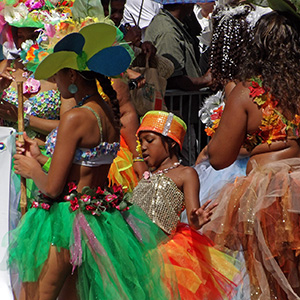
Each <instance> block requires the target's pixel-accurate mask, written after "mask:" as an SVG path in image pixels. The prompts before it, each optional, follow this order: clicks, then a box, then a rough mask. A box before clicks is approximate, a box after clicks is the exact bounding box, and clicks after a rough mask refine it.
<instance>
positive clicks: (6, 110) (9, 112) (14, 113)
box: [0, 100, 18, 122]
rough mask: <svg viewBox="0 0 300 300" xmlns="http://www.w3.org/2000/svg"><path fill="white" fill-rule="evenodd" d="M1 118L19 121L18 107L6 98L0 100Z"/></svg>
mask: <svg viewBox="0 0 300 300" xmlns="http://www.w3.org/2000/svg"><path fill="white" fill-rule="evenodd" d="M0 118H1V119H3V120H6V121H11V122H17V121H18V108H17V107H16V106H15V105H13V104H11V103H9V102H7V101H5V100H0Z"/></svg>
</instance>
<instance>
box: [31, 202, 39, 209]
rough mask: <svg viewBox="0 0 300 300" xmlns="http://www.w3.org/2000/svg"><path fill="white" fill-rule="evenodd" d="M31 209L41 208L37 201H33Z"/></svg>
mask: <svg viewBox="0 0 300 300" xmlns="http://www.w3.org/2000/svg"><path fill="white" fill-rule="evenodd" d="M31 207H34V208H37V207H39V203H38V202H37V201H33V202H32V205H31Z"/></svg>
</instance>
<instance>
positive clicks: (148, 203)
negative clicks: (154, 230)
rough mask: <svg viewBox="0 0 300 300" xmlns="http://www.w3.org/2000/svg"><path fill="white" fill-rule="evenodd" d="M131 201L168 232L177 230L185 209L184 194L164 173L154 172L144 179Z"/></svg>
mask: <svg viewBox="0 0 300 300" xmlns="http://www.w3.org/2000/svg"><path fill="white" fill-rule="evenodd" d="M131 201H132V203H134V204H136V205H138V206H140V207H141V208H142V209H143V211H144V212H145V213H146V214H147V215H148V217H149V218H150V219H151V220H152V221H153V223H155V224H156V225H157V226H159V227H160V228H161V229H162V230H164V231H165V232H166V233H168V234H171V233H173V232H174V231H175V230H176V227H177V224H178V222H179V221H180V213H181V212H182V210H183V209H184V194H183V193H182V192H181V191H180V190H179V189H178V187H177V185H176V184H175V183H174V181H173V180H172V179H171V178H169V177H167V176H166V175H164V174H153V175H152V176H151V177H150V178H149V179H142V180H141V181H140V182H139V184H138V185H137V187H136V188H135V189H134V191H133V196H132V200H131Z"/></svg>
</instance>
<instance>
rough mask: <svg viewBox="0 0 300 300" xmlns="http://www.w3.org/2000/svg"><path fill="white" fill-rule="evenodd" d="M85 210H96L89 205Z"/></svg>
mask: <svg viewBox="0 0 300 300" xmlns="http://www.w3.org/2000/svg"><path fill="white" fill-rule="evenodd" d="M86 210H89V211H93V210H96V208H95V207H93V206H91V205H87V206H86Z"/></svg>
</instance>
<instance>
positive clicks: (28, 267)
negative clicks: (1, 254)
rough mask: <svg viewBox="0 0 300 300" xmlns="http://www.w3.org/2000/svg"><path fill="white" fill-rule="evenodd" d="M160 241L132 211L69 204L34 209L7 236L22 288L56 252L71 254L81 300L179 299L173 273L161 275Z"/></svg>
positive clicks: (155, 230) (161, 237) (135, 210)
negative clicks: (93, 209)
mask: <svg viewBox="0 0 300 300" xmlns="http://www.w3.org/2000/svg"><path fill="white" fill-rule="evenodd" d="M165 238H166V236H165V234H164V233H163V232H162V231H161V230H159V229H158V228H157V226H156V225H154V224H153V223H152V222H151V221H150V220H149V219H148V217H147V216H146V215H145V214H144V212H143V211H142V210H141V209H139V208H138V207H135V206H131V207H130V209H129V210H123V211H120V210H118V209H114V208H109V209H107V210H105V211H103V212H102V213H101V214H100V215H97V214H92V213H91V211H87V210H85V211H81V210H79V209H77V210H75V211H72V209H71V210H70V202H60V203H54V204H53V205H52V206H51V207H50V208H49V207H48V206H47V205H46V206H45V205H44V209H43V208H41V205H40V204H39V206H38V207H36V208H35V207H33V208H31V209H29V211H28V212H27V213H26V214H25V215H24V217H23V218H22V219H21V221H20V224H19V225H18V227H17V228H16V229H15V230H14V231H12V232H11V234H10V245H9V259H8V264H9V266H10V268H11V270H12V271H13V272H17V273H18V274H19V277H20V280H21V281H22V282H36V281H37V280H38V278H39V275H40V274H41V271H42V269H43V266H44V263H45V262H46V260H47V258H48V253H49V250H50V247H51V246H55V247H56V248H57V250H58V251H60V249H61V248H64V249H69V250H70V258H71V263H72V265H73V269H75V268H77V269H78V280H77V291H78V294H79V296H80V299H83V300H88V299H93V300H94V299H133V300H135V299H155V300H156V299H178V298H179V294H178V291H177V289H176V282H174V281H172V276H173V275H172V271H171V270H170V269H169V268H168V270H167V271H166V270H165V264H164V261H163V254H162V253H161V251H159V250H158V248H157V245H158V243H160V242H161V241H162V240H164V239H165ZM166 272H167V273H168V274H167V275H168V276H167V277H168V278H169V279H168V288H166V284H165V283H164V282H165V278H166ZM170 280H171V281H170ZM173 284H174V285H173Z"/></svg>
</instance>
